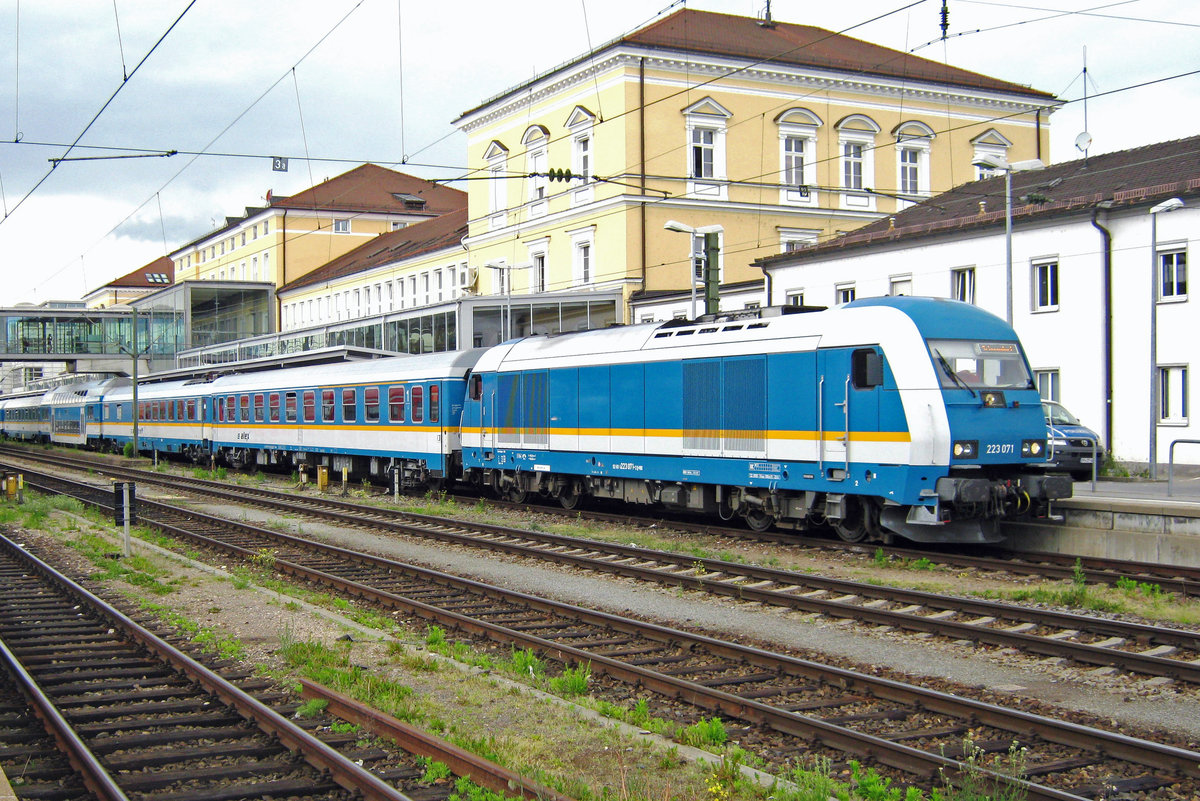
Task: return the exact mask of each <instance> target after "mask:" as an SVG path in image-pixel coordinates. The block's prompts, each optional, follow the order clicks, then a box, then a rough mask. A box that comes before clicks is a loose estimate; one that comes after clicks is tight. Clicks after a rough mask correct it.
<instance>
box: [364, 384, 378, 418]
mask: <svg viewBox="0 0 1200 801" xmlns="http://www.w3.org/2000/svg"><path fill="white" fill-rule="evenodd" d="M363 420H364V421H365V422H367V423H378V422H379V387H367V388H366V389H364V390H363Z"/></svg>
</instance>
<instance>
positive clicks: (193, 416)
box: [187, 398, 196, 422]
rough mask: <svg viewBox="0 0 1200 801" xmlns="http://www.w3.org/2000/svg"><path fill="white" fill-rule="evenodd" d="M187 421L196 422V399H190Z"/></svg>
mask: <svg viewBox="0 0 1200 801" xmlns="http://www.w3.org/2000/svg"><path fill="white" fill-rule="evenodd" d="M187 419H188V420H191V421H192V422H195V421H196V399H195V398H188V402H187Z"/></svg>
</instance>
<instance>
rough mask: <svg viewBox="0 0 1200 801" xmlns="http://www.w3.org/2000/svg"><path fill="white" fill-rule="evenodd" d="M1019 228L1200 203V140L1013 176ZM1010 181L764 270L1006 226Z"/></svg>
mask: <svg viewBox="0 0 1200 801" xmlns="http://www.w3.org/2000/svg"><path fill="white" fill-rule="evenodd" d="M1012 196H1013V208H1012V217H1013V225H1014V226H1016V225H1019V224H1021V223H1022V222H1025V221H1027V220H1034V219H1038V218H1050V217H1053V216H1056V215H1064V214H1071V213H1079V212H1083V211H1088V210H1090V209H1092V208H1094V207H1095V206H1096V205H1097V204H1099V203H1101V202H1107V205H1108V207H1110V208H1113V209H1119V208H1121V207H1122V206H1136V205H1146V204H1151V203H1156V202H1158V201H1159V200H1162V199H1166V198H1169V197H1175V196H1178V197H1181V198H1187V197H1189V196H1192V197H1200V136H1192V137H1189V138H1187V139H1176V140H1173V141H1170V142H1160V143H1158V144H1153V145H1145V146H1143V147H1136V148H1133V149H1132V150H1121V151H1118V152H1116V153H1104V154H1102V155H1099V156H1092V157H1090V158H1087V159H1079V160H1077V161H1067V162H1063V163H1062V164H1055V165H1052V166H1050V167H1047V168H1046V169H1044V170H1036V171H1029V172H1014V173H1013V174H1012ZM1004 217H1005V215H1004V175H1003V174H1000V175H996V176H993V177H991V178H985V179H984V180H982V181H972V182H971V183H968V184H963V185H962V186H959V187H956V188H954V189H951V190H950V191H949V192H944V193H943V194H940V195H936V196H934V197H932V198H930V199H929V200H927V201H925V202H924V203H921V204H919V205H916V206H911V207H909V208H907V209H905V210H904V211H901V212H899V213H897V214H895V215H892V216H891V217H889V218H885V219H882V220H876V221H875V222H873V223H871V224H870V225H867V226H864V227H862V228H859V229H857V230H855V231H852V232H851V233H849V234H845V235H843V236H839V237H837V238H836V239H831V240H829V241H828V242H825V243H822V244H820V245H817V246H815V247H809V248H803V249H801V250H795V251H791V252H789V253H780V254H778V255H775V256H768V257H766V258H763V259H759V260H758V261H756V262H755V264H756V265H760V266H771V265H776V264H782V263H792V262H799V261H804V260H805V259H807V258H811V257H817V256H823V255H828V254H829V253H831V252H836V251H839V250H845V249H847V248H852V247H865V246H868V245H872V244H877V243H883V242H893V241H897V240H908V239H913V238H917V237H925V236H935V235H945V234H947V233H952V232H955V231H960V230H966V229H972V228H981V227H987V226H1003V225H1004Z"/></svg>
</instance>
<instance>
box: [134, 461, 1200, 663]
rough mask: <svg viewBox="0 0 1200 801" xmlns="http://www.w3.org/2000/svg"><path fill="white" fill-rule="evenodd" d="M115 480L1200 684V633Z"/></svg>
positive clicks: (236, 491) (293, 498)
mask: <svg viewBox="0 0 1200 801" xmlns="http://www.w3.org/2000/svg"><path fill="white" fill-rule="evenodd" d="M112 472H115V473H119V474H121V475H123V476H125V477H129V478H136V479H137V480H140V481H153V482H156V483H158V484H160V485H163V486H167V487H171V488H173V489H176V490H179V491H189V492H196V491H200V492H202V493H203V494H205V495H208V496H215V497H219V498H222V499H224V500H226V501H231V502H235V503H250V504H254V505H256V506H259V507H270V508H274V509H277V510H279V511H281V512H288V513H296V512H298V511H300V512H303V513H304V514H308V515H315V516H319V517H320V518H322V519H324V520H327V521H329V522H332V523H335V524H337V525H339V526H356V527H363V526H367V527H370V528H374V529H379V530H382V531H387V532H390V533H393V534H399V535H403V536H409V537H411V536H417V537H422V538H426V539H432V540H436V541H439V542H445V543H451V544H455V545H463V546H468V547H475V548H485V549H488V550H492V551H499V552H504V553H508V554H512V555H516V556H521V557H526V558H534V559H540V560H545V561H552V562H556V563H559V564H566V565H570V566H572V567H578V568H584V569H588V570H594V571H598V572H604V573H612V574H617V575H622V576H626V577H630V578H636V579H639V580H642V581H648V582H653V583H658V584H668V585H672V586H676V587H680V588H683V589H691V590H697V591H701V592H707V593H710V594H714V595H723V596H728V597H733V598H737V599H739V600H742V601H748V602H757V603H763V604H769V605H772V606H780V607H785V608H789V609H793V610H797V611H800V612H804V613H810V614H820V615H825V616H828V617H831V618H838V619H848V620H855V621H857V622H859V623H863V624H866V625H874V626H888V627H891V628H895V629H898V630H901V631H907V632H923V633H927V634H933V635H937V636H940V637H945V638H948V639H950V640H954V641H967V642H971V643H973V644H976V645H983V646H990V647H995V648H1013V649H1017V650H1020V651H1022V652H1024V653H1026V654H1030V655H1035V656H1040V657H1052V658H1062V659H1069V660H1072V661H1074V662H1076V663H1079V664H1082V665H1089V666H1093V667H1103V668H1117V669H1119V670H1121V671H1125V672H1128V673H1133V674H1137V675H1142V676H1162V677H1167V678H1170V679H1173V680H1176V681H1180V682H1185V683H1189V684H1200V632H1197V631H1195V630H1189V629H1181V628H1171V627H1166V626H1155V625H1149V624H1143V623H1133V622H1126V621H1121V620H1113V619H1108V618H1101V617H1093V616H1088V615H1082V614H1073V613H1069V612H1061V611H1054V610H1049V609H1041V608H1036V607H1029V606H1019V605H1015V604H1006V603H1000V602H996V601H988V600H982V599H972V598H966V597H956V596H948V595H945V594H939V593H931V592H922V591H918V590H905V589H900V588H894V587H886V586H879V585H874V584H869V583H865V582H858V581H849V580H844V579H835V578H826V577H822V576H816V575H809V574H805V573H798V572H795V571H786V570H778V569H774V568H769V567H760V566H755V565H747V564H741V563H735V562H728V561H722V560H717V559H706V558H698V557H695V556H692V555H689V554H678V553H668V552H663V551H658V550H651V549H646V548H638V547H634V546H629V545H621V544H617V543H607V542H601V541H597V540H588V539H580V538H575V537H568V536H564V535H559V534H552V533H548V532H535V531H528V530H524V529H516V528H509V527H503V526H495V525H486V524H481V523H470V524H467V523H463V522H461V521H455V520H451V519H447V518H440V517H427V516H422V515H416V514H410V513H401V512H396V511H395V510H391V509H387V508H381V507H376V506H367V505H363V504H355V503H349V502H345V501H340V500H337V499H335V498H329V497H327V496H320V495H318V496H306V495H296V494H284V493H279V492H274V491H271V490H266V489H262V488H246V487H231V486H229V485H227V484H220V483H217V482H209V481H203V480H198V479H184V478H175V477H169V476H163V475H161V474H158V473H147V472H145V471H112Z"/></svg>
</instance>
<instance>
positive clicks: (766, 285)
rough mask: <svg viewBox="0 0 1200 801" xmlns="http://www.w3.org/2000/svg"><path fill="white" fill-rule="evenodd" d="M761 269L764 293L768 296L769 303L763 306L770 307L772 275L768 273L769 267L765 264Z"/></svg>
mask: <svg viewBox="0 0 1200 801" xmlns="http://www.w3.org/2000/svg"><path fill="white" fill-rule="evenodd" d="M759 269H760V270H762V271H763V293H764V294H765V295H766V300H767V302H766V303H764V304H763V305H764V306H770V305H771V274H770V273H769V272H767V265H765V264H763V265H760V266H759Z"/></svg>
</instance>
